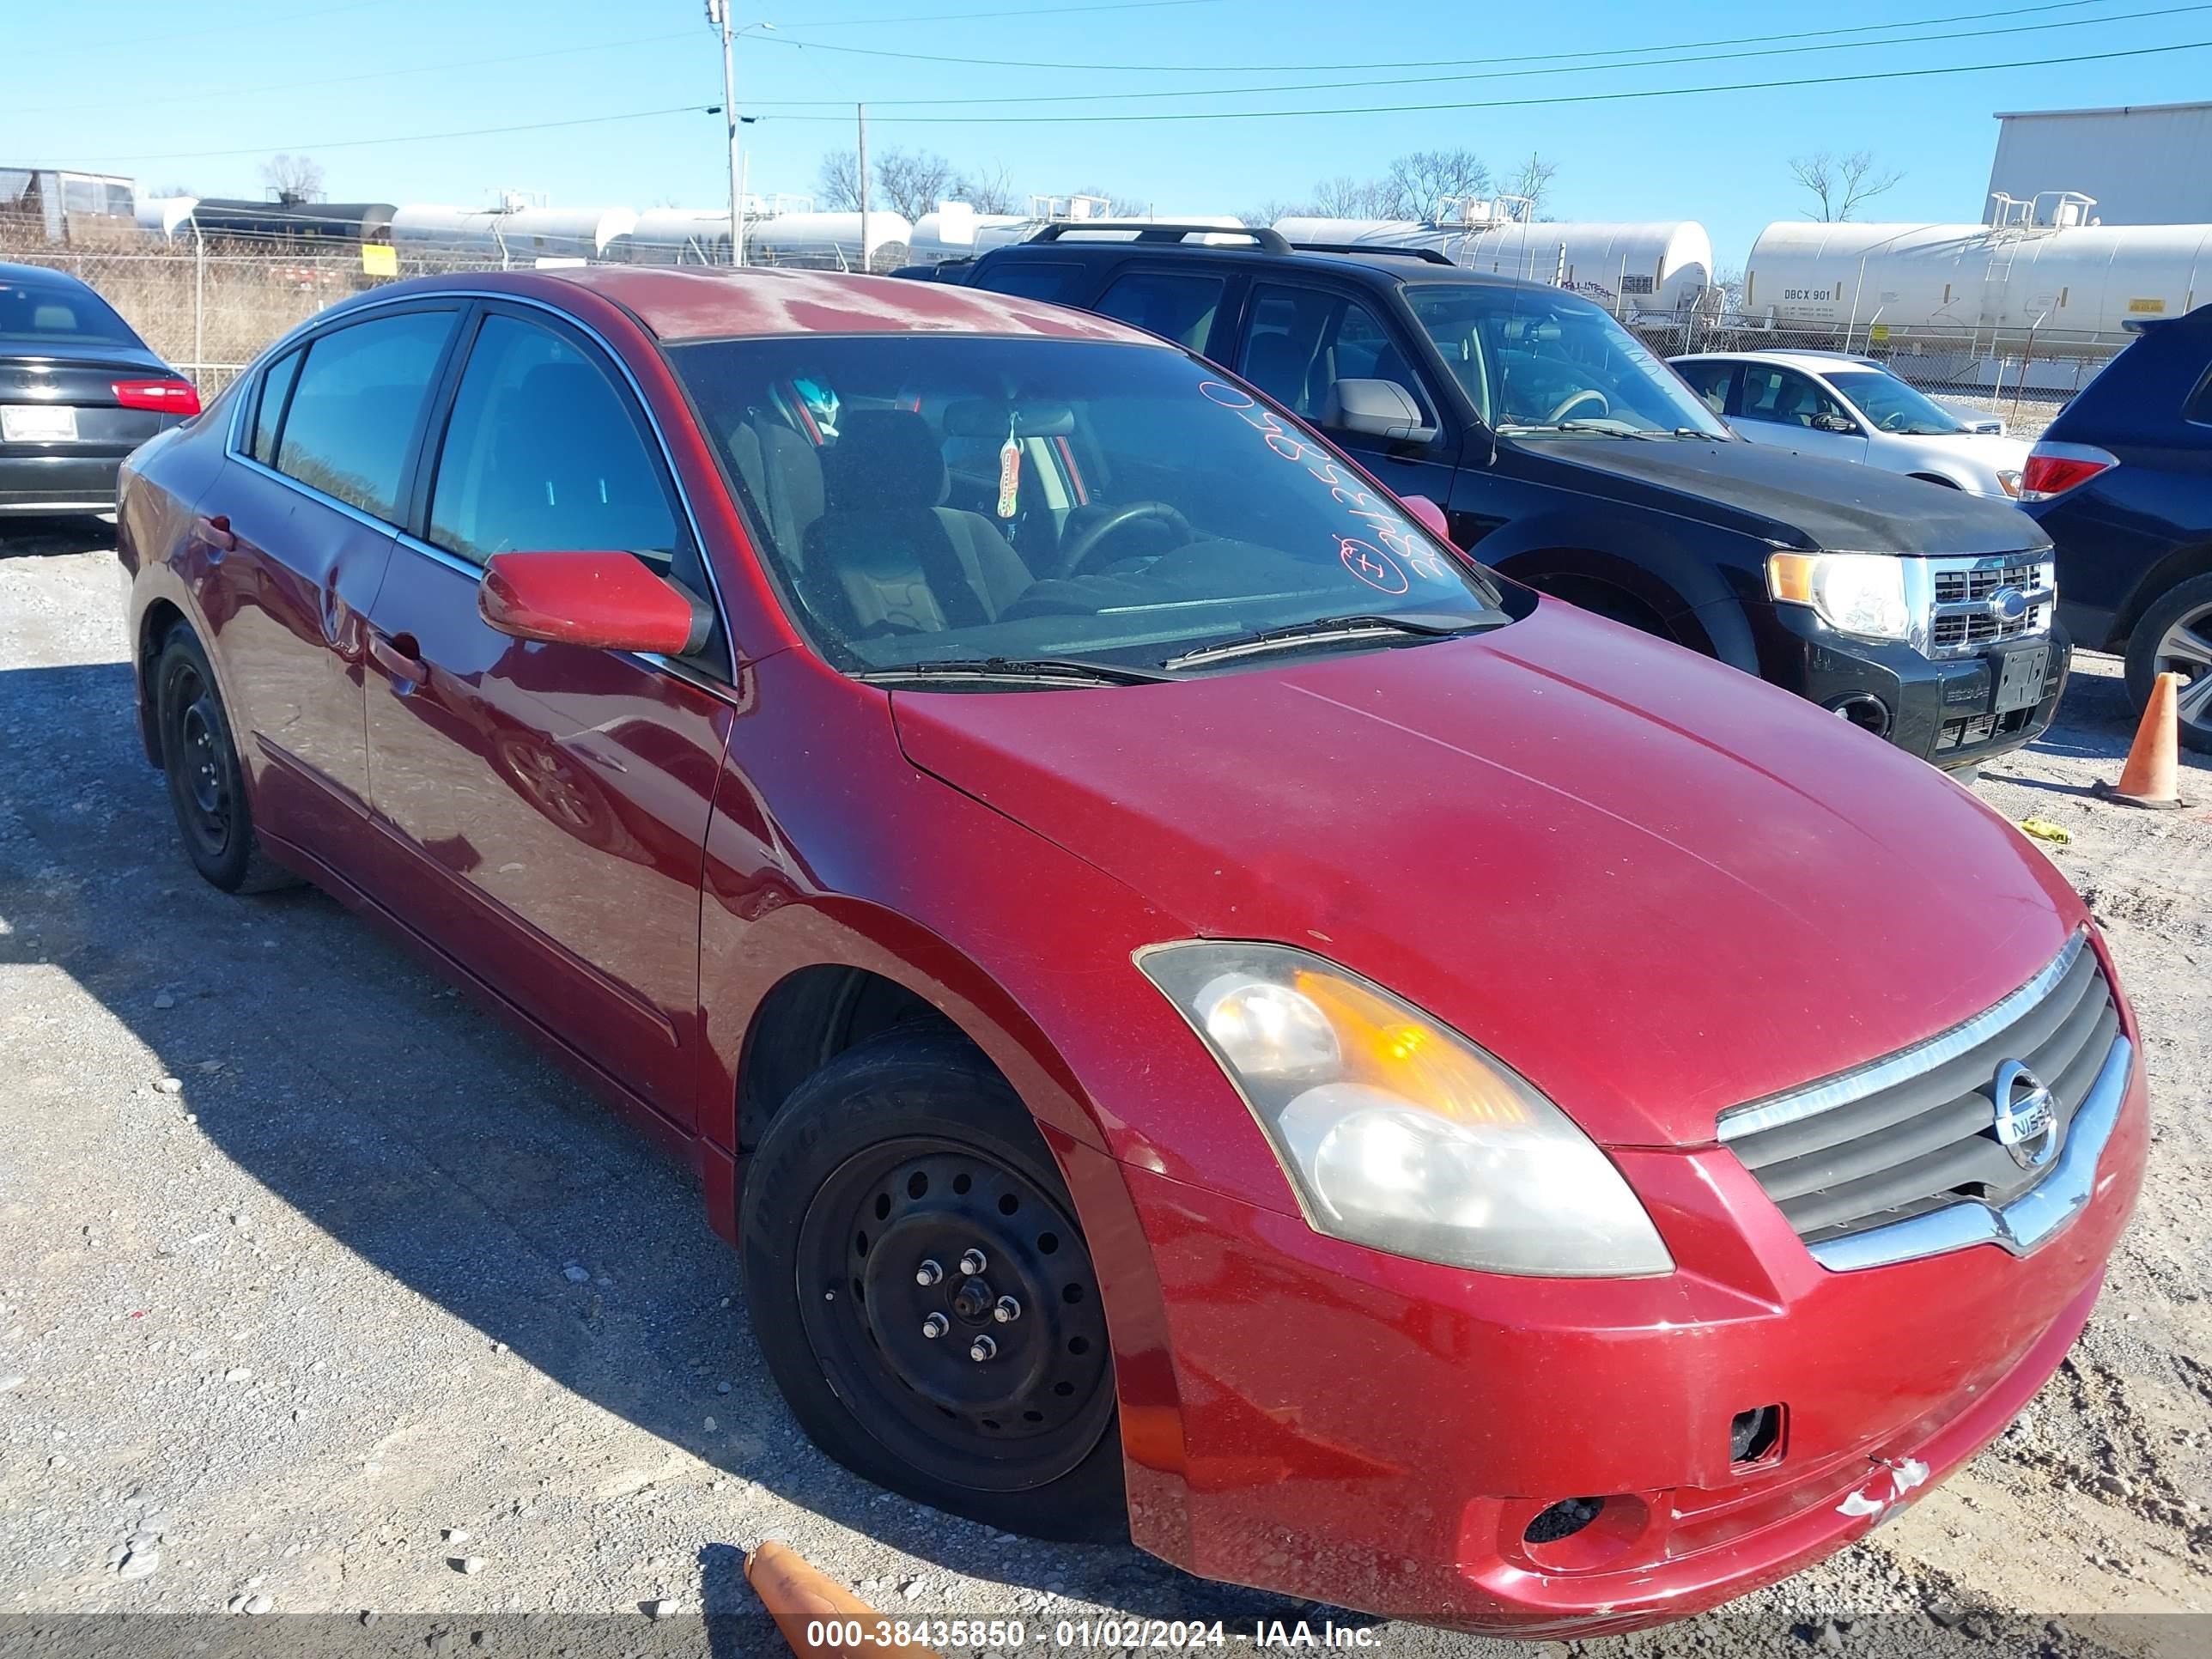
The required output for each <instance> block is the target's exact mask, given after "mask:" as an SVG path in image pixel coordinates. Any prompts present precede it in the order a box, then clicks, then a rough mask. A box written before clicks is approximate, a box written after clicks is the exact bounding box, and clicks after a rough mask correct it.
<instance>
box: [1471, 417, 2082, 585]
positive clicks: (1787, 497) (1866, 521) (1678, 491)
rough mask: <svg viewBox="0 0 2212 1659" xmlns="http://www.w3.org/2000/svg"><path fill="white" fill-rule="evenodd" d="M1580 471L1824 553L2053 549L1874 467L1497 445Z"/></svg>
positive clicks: (1726, 450) (1555, 441) (1999, 512)
mask: <svg viewBox="0 0 2212 1659" xmlns="http://www.w3.org/2000/svg"><path fill="white" fill-rule="evenodd" d="M1501 441H1503V442H1508V443H1511V444H1514V445H1516V447H1519V448H1521V449H1522V450H1523V451H1524V452H1528V453H1535V454H1537V455H1540V456H1541V457H1542V459H1544V460H1546V461H1547V462H1549V463H1552V464H1553V465H1559V466H1561V467H1564V468H1568V469H1572V470H1574V471H1577V472H1578V473H1579V474H1580V477H1578V478H1577V484H1578V485H1579V487H1581V488H1583V489H1589V490H1592V491H1594V492H1595V493H1596V494H1598V495H1607V496H1612V497H1615V498H1620V499H1627V500H1630V501H1633V502H1634V503H1635V504H1636V505H1638V506H1647V507H1660V508H1661V509H1662V510H1663V511H1667V512H1671V513H1679V514H1681V515H1682V516H1684V517H1687V518H1705V519H1710V518H1712V517H1714V516H1715V506H1716V504H1717V506H1718V507H1720V508H1721V509H1722V511H1723V513H1729V514H1732V515H1736V516H1739V517H1741V516H1742V515H1748V516H1749V517H1750V518H1752V519H1753V520H1758V521H1759V522H1760V523H1762V524H1763V525H1764V526H1770V527H1769V528H1767V529H1766V530H1765V534H1766V535H1767V537H1768V538H1769V539H1770V540H1772V541H1774V542H1776V543H1778V544H1781V545H1784V546H1790V547H1802V548H1805V549H1808V550H1821V551H1825V552H1831V553H1909V554H1918V555H1928V556H1941V555H1949V556H1982V555H1985V554H1990V553H2016V552H2019V551H2021V550H2023V549H2027V548H2042V547H2047V546H2049V545H2050V539H2051V538H2049V537H2047V536H2045V534H2044V533H2043V531H2042V529H2041V527H2040V526H2038V525H2037V524H2036V523H2035V522H2034V520H2032V519H2029V518H2028V517H2027V515H2026V514H2025V513H2021V512H2020V511H2019V510H2018V509H2016V508H2015V507H2008V506H2006V505H2004V504H2003V503H2002V502H1997V501H1984V500H1983V499H1982V498H1980V497H1979V496H1975V495H1967V494H1966V493H1965V492H1964V491H1961V490H1953V491H1950V492H1948V494H1947V495H1943V496H1941V497H1938V498H1935V499H1932V500H1931V499H1929V495H1928V488H1929V487H1928V486H1927V485H1926V484H1924V483H1921V482H1920V481H1919V480H1918V479H1917V478H1906V477H1900V476H1899V475H1898V474H1895V473H1892V472H1885V471H1882V470H1881V468H1880V467H1873V466H1863V465H1858V464H1857V463H1855V462H1851V461H1831V460H1823V459H1818V458H1816V457H1814V456H1810V455H1793V454H1791V453H1790V452H1789V451H1788V450H1786V449H1777V448H1774V447H1771V446H1768V445H1765V444H1752V443H1742V442H1731V441H1726V440H1722V439H1714V440H1711V441H1699V440H1696V439H1691V438H1677V439H1673V440H1669V441H1656V440H1651V439H1642V438H1601V437H1589V436H1566V435H1561V436H1559V437H1548V438H1547V437H1529V436H1515V437H1512V438H1509V439H1504V440H1501Z"/></svg>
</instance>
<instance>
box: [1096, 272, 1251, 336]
mask: <svg viewBox="0 0 2212 1659" xmlns="http://www.w3.org/2000/svg"><path fill="white" fill-rule="evenodd" d="M1227 287H1228V283H1227V282H1226V281H1225V279H1223V278H1222V277H1219V276H1199V275H1196V274H1194V273H1192V272H1188V271H1167V270H1133V271H1130V272H1128V273H1127V274H1126V275H1124V276H1117V277H1115V279H1114V281H1113V283H1111V284H1110V285H1109V287H1108V288H1107V289H1106V292H1105V293H1103V294H1102V295H1099V296H1098V303H1097V305H1096V306H1094V307H1091V308H1092V309H1093V310H1095V311H1097V312H1099V313H1103V315H1105V316H1108V317H1111V318H1113V319H1115V320H1116V321H1118V322H1124V323H1129V324H1133V325H1135V326H1136V327H1138V328H1142V329H1149V330H1150V331H1152V332H1153V333H1155V334H1159V335H1164V336H1165V337H1167V338H1169V339H1170V340H1173V341H1174V342H1175V343H1176V344H1177V345H1182V346H1188V347H1189V348H1190V349H1192V350H1193V351H1204V350H1205V349H1206V338H1207V337H1208V336H1209V335H1211V334H1212V332H1213V319H1214V318H1215V317H1216V316H1217V315H1218V314H1219V313H1220V310H1221V296H1222V294H1223V293H1224V291H1225V289H1227Z"/></svg>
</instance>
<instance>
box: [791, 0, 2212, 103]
mask: <svg viewBox="0 0 2212 1659" xmlns="http://www.w3.org/2000/svg"><path fill="white" fill-rule="evenodd" d="M2200 11H2212V0H2198V3H2196V4H2193V5H2186V6H2168V7H2165V8H2162V9H2159V10H2154V11H2130V12H2117V13H2107V14H2106V15H2104V16H2101V17H2075V18H2069V19H2067V20H2065V21H2062V22H2056V23H2029V24H2027V25H2025V26H2023V27H2018V28H2010V27H2008V28H1995V29H1956V30H1954V31H1952V32H1951V33H1948V34H1921V35H1914V36H1911V37H1910V38H1909V39H1905V40H1831V41H1825V42H1823V43H1821V44H1820V45H1817V46H1764V47H1758V48H1754V49H1753V50H1750V51H1747V52H1705V53H1693V54H1690V55H1687V56H1682V57H1675V58H1638V59H1620V60H1618V61H1615V62H1613V63H1610V64H1558V65H1555V66H1553V67H1552V68H1548V69H1523V70H1474V71H1473V72H1471V73H1468V74H1464V75H1417V76H1392V77H1391V78H1390V79H1389V80H1387V81H1306V82H1293V83H1291V84H1290V85H1286V86H1245V87H1188V88H1170V89H1169V90H1166V91H1157V90H1156V91H1150V92H1090V93H1085V92H1068V93H1056V94H1036V95H1028V96H1023V97H1018V98H1006V97H995V98H994V97H983V98H871V99H869V100H868V102H869V104H870V106H875V107H881V108H886V109H898V108H905V109H915V108H921V107H937V106H950V105H959V104H965V105H975V104H987V105H992V106H1006V105H1012V104H1064V103H1101V104H1103V103H1127V102H1133V101H1136V100H1151V99H1158V98H1237V97H1248V96H1249V97H1257V96H1261V95H1262V94H1273V93H1284V92H1336V91H1342V90H1345V89H1347V88H1357V87H1386V86H1387V87H1402V86H1431V85H1439V84H1443V83H1445V82H1461V81H1518V80H1525V79H1527V78H1528V77H1529V76H1540V75H1590V74H1595V73H1599V72H1601V71H1604V70H1623V69H1647V68H1657V67H1660V66H1662V65H1664V64H1717V63H1723V62H1727V61H1729V60H1731V59H1735V58H1788V57H1798V56H1802V55H1803V54H1804V53H1806V52H1850V51H1861V52H1863V51H1865V50H1867V49H1869V48H1870V47H1882V46H1923V45H1933V44H1935V43H1936V42H1937V41H1942V40H1985V39H1988V38H1990V37H1991V36H1998V35H2015V34H2035V33H2045V32H2048V31H2050V30H2052V29H2078V28H2087V27H2102V26H2104V25H2106V24H2109V23H2128V22H2134V21H2138V20H2140V19H2142V18H2146V17H2179V16H2181V15H2185V14H2187V13H2191V12H2200ZM850 101H851V100H848V99H842V98H782V99H770V100H766V101H765V102H763V103H759V104H757V105H755V106H754V107H756V108H760V109H812V108H817V107H827V106H840V107H842V106H844V105H845V104H847V103H848V102H850Z"/></svg>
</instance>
